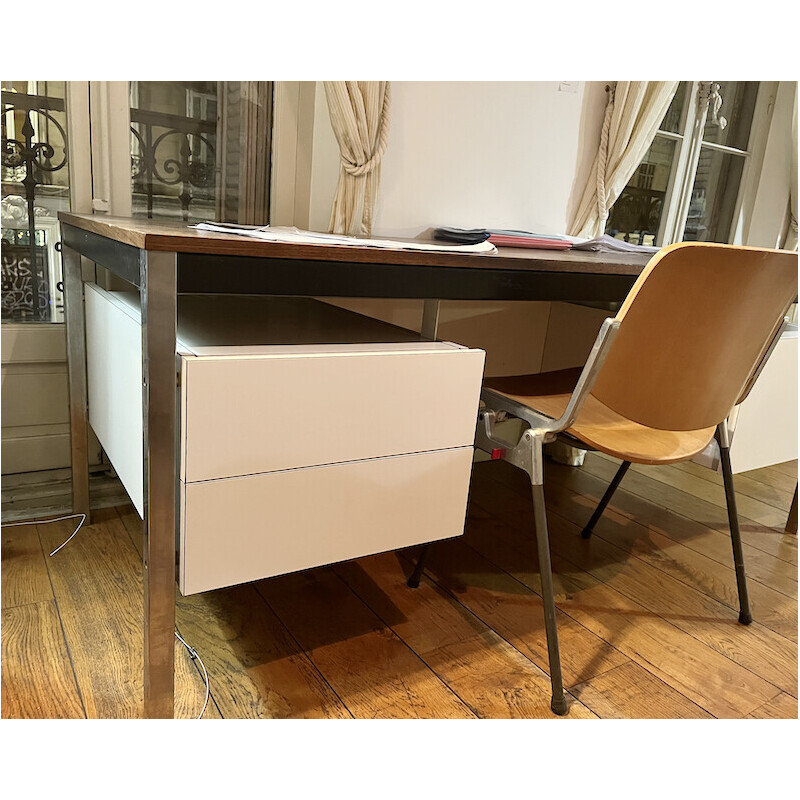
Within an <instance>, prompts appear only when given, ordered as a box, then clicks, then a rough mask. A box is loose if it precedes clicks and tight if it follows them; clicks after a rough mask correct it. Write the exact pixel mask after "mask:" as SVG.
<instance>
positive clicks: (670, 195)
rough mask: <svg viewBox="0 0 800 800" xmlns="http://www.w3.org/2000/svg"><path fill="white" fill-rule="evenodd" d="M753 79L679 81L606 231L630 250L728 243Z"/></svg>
mask: <svg viewBox="0 0 800 800" xmlns="http://www.w3.org/2000/svg"><path fill="white" fill-rule="evenodd" d="M758 90H759V83H758V82H756V81H720V82H710V81H695V82H691V81H682V82H681V83H680V84H678V89H677V91H676V92H675V97H674V98H673V99H672V103H671V104H670V107H669V109H667V113H666V114H665V115H664V119H663V120H662V122H661V125H660V127H659V130H658V132H657V133H656V135H655V138H654V139H653V143H652V145H651V146H650V149H649V150H648V151H647V153H646V154H645V157H644V159H643V160H642V163H641V164H640V166H639V168H638V169H637V170H636V172H635V173H634V175H633V177H632V178H631V180H630V181H629V183H628V185H627V186H626V187H625V188H624V189H623V190H622V193H621V194H620V196H619V198H617V201H616V202H615V203H614V206H613V207H612V209H611V214H610V215H609V219H608V225H607V227H606V233H608V234H610V235H611V236H616V237H617V238H619V239H624V240H625V241H630V242H634V243H635V244H647V245H653V244H655V245H661V246H663V245H667V244H671V243H672V242H679V241H703V242H729V241H730V239H731V237H732V234H733V229H734V227H735V222H736V216H737V211H738V208H739V196H740V189H741V186H742V179H743V176H744V174H745V169H746V166H747V163H748V159H749V158H750V155H751V150H752V147H751V142H750V139H751V128H752V127H753V120H754V118H755V112H756V101H757V99H758Z"/></svg>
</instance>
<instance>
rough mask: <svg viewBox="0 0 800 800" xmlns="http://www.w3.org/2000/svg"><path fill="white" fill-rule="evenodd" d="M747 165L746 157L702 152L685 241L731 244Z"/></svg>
mask: <svg viewBox="0 0 800 800" xmlns="http://www.w3.org/2000/svg"><path fill="white" fill-rule="evenodd" d="M744 162H745V156H738V155H735V154H733V153H722V152H720V151H719V150H711V149H709V148H708V147H703V148H701V149H700V161H699V163H698V165H697V176H696V178H695V181H694V187H693V189H692V200H691V204H690V205H689V216H688V217H687V219H686V228H685V229H684V232H683V239H684V241H687V242H722V243H726V242H727V241H728V238H729V236H730V229H731V223H732V222H733V213H734V211H735V208H736V200H737V197H738V194H739V183H740V182H741V179H742V171H743V170H744Z"/></svg>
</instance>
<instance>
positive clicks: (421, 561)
mask: <svg viewBox="0 0 800 800" xmlns="http://www.w3.org/2000/svg"><path fill="white" fill-rule="evenodd" d="M429 547H430V545H429V544H426V545H424V546H423V548H422V550H420V554H419V558H418V559H417V566H416V567H414V571H413V572H412V573H411V576H410V577H409V579H408V580H407V581H406V586H409V587H411V588H412V589H416V588H417V587H418V586H419V581H420V578H421V577H422V570H423V569H424V568H425V556H427V555H428V548H429Z"/></svg>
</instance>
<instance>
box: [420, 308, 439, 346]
mask: <svg viewBox="0 0 800 800" xmlns="http://www.w3.org/2000/svg"><path fill="white" fill-rule="evenodd" d="M438 329H439V301H438V300H425V304H424V305H423V307H422V326H421V328H420V333H421V334H422V335H423V336H424V337H425V338H426V339H431V340H433V339H435V338H436V334H437V332H438Z"/></svg>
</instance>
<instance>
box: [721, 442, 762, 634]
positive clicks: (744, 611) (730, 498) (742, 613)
mask: <svg viewBox="0 0 800 800" xmlns="http://www.w3.org/2000/svg"><path fill="white" fill-rule="evenodd" d="M720 427H722V426H720ZM717 443H718V444H719V453H720V461H721V462H722V481H723V483H724V485H725V499H726V501H727V503H728V524H729V525H730V529H731V544H732V545H733V563H734V567H735V568H736V585H737V587H738V590H739V622H741V623H742V625H749V624H750V623H751V622H752V621H753V617H752V615H751V614H750V601H749V600H748V597H747V579H746V578H745V574H744V554H743V553H742V537H741V534H740V532H739V515H738V513H737V511H736V493H735V492H734V488H733V472H732V471H731V456H730V448H729V446H728V441H727V428H726V430H725V431H724V432H721V431H720V428H717ZM723 443H725V444H723Z"/></svg>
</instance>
